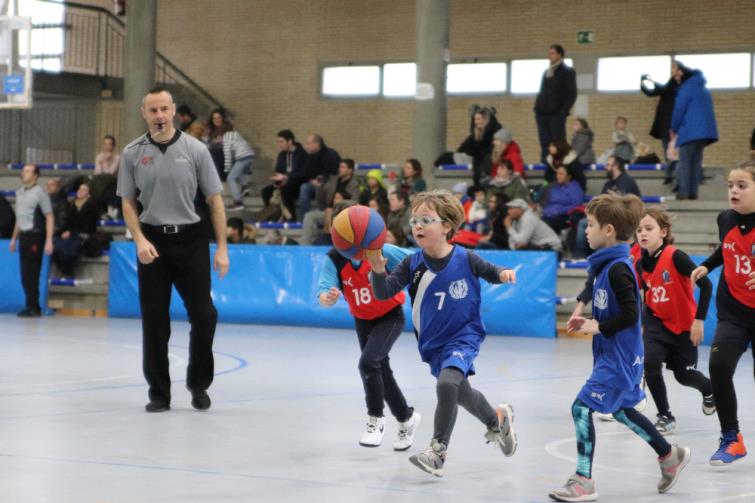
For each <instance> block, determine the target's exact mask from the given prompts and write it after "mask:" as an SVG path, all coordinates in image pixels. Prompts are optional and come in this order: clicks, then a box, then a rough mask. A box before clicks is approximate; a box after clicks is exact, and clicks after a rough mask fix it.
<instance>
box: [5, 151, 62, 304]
mask: <svg viewBox="0 0 755 503" xmlns="http://www.w3.org/2000/svg"><path fill="white" fill-rule="evenodd" d="M38 180H39V166H36V165H34V164H27V165H25V166H24V167H23V168H22V169H21V183H22V184H23V186H22V187H21V188H20V189H18V191H17V192H16V227H15V228H14V229H13V236H11V240H10V244H9V245H8V249H9V250H10V252H11V253H13V252H15V251H16V243H17V242H18V254H19V262H20V266H21V284H22V285H23V288H24V294H25V297H26V303H25V307H24V309H22V310H21V311H19V312H18V313H17V316H19V317H21V318H36V317H39V316H41V315H42V309H41V307H40V305H39V274H40V271H41V269H42V253H43V252H44V254H45V255H52V252H53V244H52V236H53V230H54V222H53V215H52V205H51V204H50V196H48V195H47V192H45V191H44V190H42V188H41V187H40V186H39V185H38V184H37V181H38ZM40 216H41V217H42V218H39V217H40Z"/></svg>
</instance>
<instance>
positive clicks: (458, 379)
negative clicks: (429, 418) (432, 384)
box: [433, 367, 498, 446]
mask: <svg viewBox="0 0 755 503" xmlns="http://www.w3.org/2000/svg"><path fill="white" fill-rule="evenodd" d="M436 391H437V394H438V405H437V406H436V407H435V431H434V433H433V438H434V439H435V440H437V441H438V442H440V443H442V444H443V445H446V446H448V442H449V441H450V440H451V432H452V431H453V429H454V425H455V424H456V415H457V412H458V410H459V407H458V406H459V405H461V406H462V407H464V408H465V409H467V411H469V413H470V414H472V415H473V416H474V417H476V418H477V419H479V420H480V421H481V422H482V424H484V425H485V426H487V427H488V428H496V427H497V426H498V415H497V414H496V413H495V410H494V409H493V407H491V406H490V404H489V403H488V401H487V400H486V399H485V396H484V395H483V394H482V393H480V392H479V391H477V390H476V389H474V388H473V387H472V386H471V385H470V384H469V379H467V378H466V377H465V376H464V374H463V373H462V372H461V371H460V370H459V369H457V368H454V367H448V368H444V369H443V370H441V371H440V375H439V376H438V383H437V385H436Z"/></svg>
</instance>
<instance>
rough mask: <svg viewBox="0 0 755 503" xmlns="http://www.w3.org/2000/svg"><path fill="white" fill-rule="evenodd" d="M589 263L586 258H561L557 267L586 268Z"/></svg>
mask: <svg viewBox="0 0 755 503" xmlns="http://www.w3.org/2000/svg"><path fill="white" fill-rule="evenodd" d="M589 265H590V263H589V262H588V261H587V260H562V261H561V262H559V263H558V268H559V269H587V268H588V267H589Z"/></svg>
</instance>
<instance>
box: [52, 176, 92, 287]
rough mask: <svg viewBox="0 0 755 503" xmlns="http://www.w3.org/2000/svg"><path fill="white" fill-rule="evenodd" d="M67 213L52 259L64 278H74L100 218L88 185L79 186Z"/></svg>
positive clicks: (57, 235) (55, 241)
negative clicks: (75, 269)
mask: <svg viewBox="0 0 755 503" xmlns="http://www.w3.org/2000/svg"><path fill="white" fill-rule="evenodd" d="M67 212H68V215H67V218H66V223H65V225H64V226H63V227H62V228H61V229H60V232H59V233H56V237H55V239H54V245H55V246H54V248H55V251H54V253H53V254H52V259H53V262H55V265H56V266H57V268H58V271H59V272H60V274H61V275H62V277H64V278H72V277H73V276H74V274H73V272H74V271H73V270H74V267H75V266H76V264H77V263H78V261H79V257H80V256H81V254H82V248H83V246H84V243H85V242H86V241H87V240H88V239H89V237H90V236H94V235H95V234H96V232H97V221H98V220H99V218H100V208H99V207H98V204H97V202H96V201H95V200H94V199H93V198H92V197H91V195H90V192H89V185H88V184H86V183H82V184H81V185H79V189H78V190H77V191H76V198H75V199H74V200H73V201H71V202H70V203H68V204H67Z"/></svg>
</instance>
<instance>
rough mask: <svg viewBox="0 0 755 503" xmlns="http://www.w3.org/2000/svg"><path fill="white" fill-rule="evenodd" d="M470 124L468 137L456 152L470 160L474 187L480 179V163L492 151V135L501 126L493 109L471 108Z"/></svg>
mask: <svg viewBox="0 0 755 503" xmlns="http://www.w3.org/2000/svg"><path fill="white" fill-rule="evenodd" d="M472 110H473V112H474V113H473V114H472V123H471V125H470V133H471V134H470V135H469V136H468V137H467V139H466V140H464V142H463V143H462V144H461V145H459V148H458V149H456V151H457V152H461V153H463V154H467V155H468V156H470V157H471V158H472V178H473V179H474V185H475V186H479V184H480V179H481V178H482V174H483V173H482V162H483V160H484V159H485V158H486V157H487V156H489V154H490V152H491V150H493V135H494V134H495V133H496V131H498V130H499V129H501V124H500V123H499V122H498V119H497V118H496V116H495V109H493V108H478V107H477V106H475V107H474V108H472Z"/></svg>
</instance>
